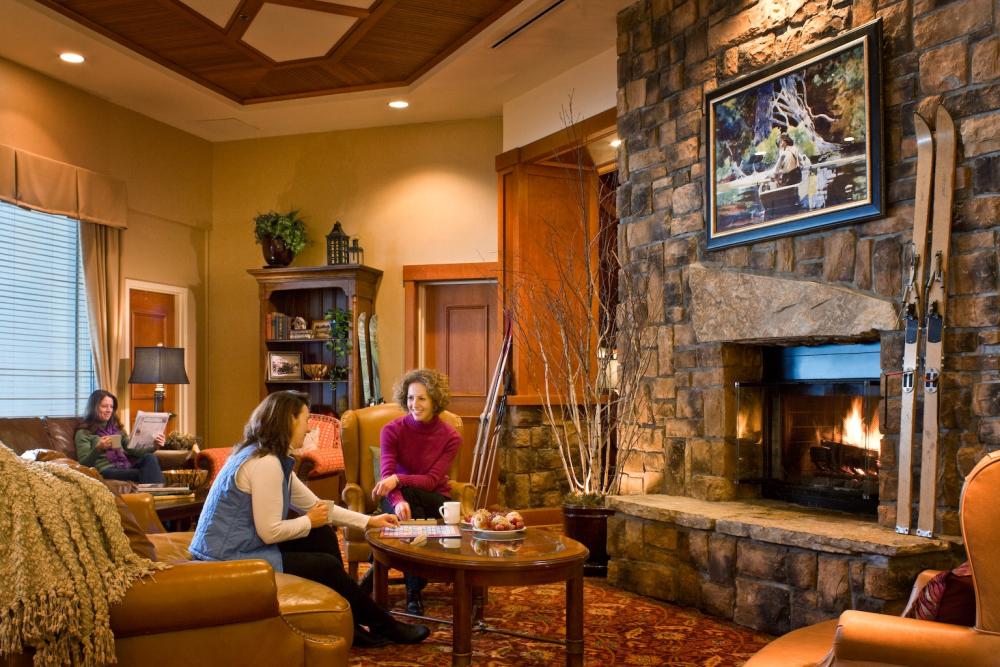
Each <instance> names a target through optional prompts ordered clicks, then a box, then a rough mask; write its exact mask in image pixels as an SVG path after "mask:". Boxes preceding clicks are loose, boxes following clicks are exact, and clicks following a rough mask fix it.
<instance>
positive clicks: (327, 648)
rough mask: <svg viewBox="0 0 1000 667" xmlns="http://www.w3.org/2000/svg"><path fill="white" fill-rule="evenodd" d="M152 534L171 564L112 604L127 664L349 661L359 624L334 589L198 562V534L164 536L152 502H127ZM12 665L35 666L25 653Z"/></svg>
mask: <svg viewBox="0 0 1000 667" xmlns="http://www.w3.org/2000/svg"><path fill="white" fill-rule="evenodd" d="M122 498H123V499H124V500H125V501H126V503H127V504H128V506H129V509H130V510H132V513H133V514H134V515H135V517H136V520H137V521H138V522H139V525H140V526H141V527H142V528H143V529H145V530H146V531H147V534H148V537H149V538H150V540H151V541H152V542H153V544H154V546H155V547H156V550H157V558H158V559H159V560H161V561H166V562H171V563H172V564H173V567H172V568H171V569H169V570H166V571H164V572H158V573H157V574H155V575H154V576H151V577H146V578H144V579H142V580H140V581H139V582H137V583H136V584H134V585H133V586H132V587H131V588H130V589H129V591H128V593H127V594H126V595H125V599H124V600H123V601H122V602H121V603H120V604H118V605H117V606H115V607H114V608H112V612H111V628H112V630H113V631H114V634H115V648H116V655H117V657H118V664H119V665H121V666H122V667H129V666H135V667H177V665H185V666H186V667H201V666H204V667H224V666H226V665H232V666H234V667H235V666H237V665H238V666H240V667H242V666H243V665H283V666H285V665H303V666H308V667H320V666H322V667H334V666H340V665H346V664H347V655H348V649H349V647H350V645H351V642H352V640H353V633H354V622H353V619H352V616H351V609H350V606H349V605H348V604H347V602H346V601H345V600H344V599H343V598H342V597H340V595H338V594H337V593H335V592H334V591H332V590H331V589H329V588H327V587H325V586H322V585H320V584H317V583H314V582H311V581H307V580H305V579H301V578H299V577H295V576H292V575H288V574H276V573H275V572H274V571H273V570H272V569H271V566H270V565H269V564H268V563H267V562H265V561H263V560H245V561H227V562H213V563H207V562H194V561H189V560H187V558H189V554H188V552H187V545H188V544H189V543H190V541H191V537H192V535H193V533H167V532H164V531H163V526H162V524H160V521H159V519H158V518H157V516H156V511H155V509H154V505H153V499H152V496H150V495H149V494H130V495H125V496H122ZM6 665H7V666H8V667H28V666H29V665H31V658H30V657H29V656H27V655H17V656H10V657H8V658H7V661H6Z"/></svg>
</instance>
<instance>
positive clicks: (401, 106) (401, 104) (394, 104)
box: [389, 100, 410, 109]
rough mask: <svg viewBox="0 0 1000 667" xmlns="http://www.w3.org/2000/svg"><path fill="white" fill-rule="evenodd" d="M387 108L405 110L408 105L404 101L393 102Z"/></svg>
mask: <svg viewBox="0 0 1000 667" xmlns="http://www.w3.org/2000/svg"><path fill="white" fill-rule="evenodd" d="M389 106H391V107H392V108H393V109H405V108H406V107H408V106H410V103H409V102H407V101H406V100H393V101H392V102H389Z"/></svg>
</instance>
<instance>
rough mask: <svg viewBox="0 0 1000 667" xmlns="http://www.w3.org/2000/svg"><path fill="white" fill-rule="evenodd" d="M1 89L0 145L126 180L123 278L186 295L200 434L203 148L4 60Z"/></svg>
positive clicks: (206, 152)
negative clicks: (171, 287)
mask: <svg viewBox="0 0 1000 667" xmlns="http://www.w3.org/2000/svg"><path fill="white" fill-rule="evenodd" d="M0 91H3V94H2V95H0V144H5V145H9V146H13V147H15V148H19V149H22V150H25V151H29V152H31V153H36V154H39V155H43V156H45V157H48V158H52V159H55V160H60V161H63V162H67V163H70V164H74V165H79V166H81V167H86V168H87V169H91V170H93V171H97V172H102V173H105V174H109V175H111V176H114V177H115V178H118V179H121V180H123V181H125V182H126V184H127V187H128V202H129V211H128V223H129V228H128V230H127V231H126V232H125V258H124V265H125V278H131V279H135V280H143V281H150V282H157V283H163V284H168V285H175V286H181V287H185V288H188V289H189V290H190V297H189V312H188V323H189V326H188V334H189V337H190V338H189V348H191V349H190V350H189V355H190V357H189V360H188V369H189V370H193V369H197V370H196V371H195V372H194V375H195V377H193V378H192V383H193V384H192V385H191V386H190V387H189V391H190V398H191V402H192V403H193V404H195V405H198V406H199V407H198V409H197V416H196V419H195V421H194V428H195V430H196V431H197V432H201V429H202V428H203V426H204V423H205V420H204V415H205V414H206V412H205V409H204V404H205V401H206V400H207V393H206V392H204V391H202V392H200V393H199V392H198V391H197V389H198V387H199V386H202V387H203V386H204V378H205V377H206V374H205V373H204V369H205V363H204V359H203V356H204V355H203V354H202V353H201V351H202V350H205V349H206V345H205V344H204V341H205V328H204V327H203V326H201V323H202V322H203V320H204V312H205V253H206V249H207V236H208V231H207V230H208V227H209V222H210V220H211V201H212V178H211V161H212V147H211V144H209V143H208V142H207V141H204V140H202V139H198V138H197V137H194V136H192V135H190V134H187V133H184V132H181V131H180V130H177V129H174V128H171V127H169V126H167V125H164V124H162V123H159V122H157V121H154V120H150V119H149V118H147V117H145V116H141V115H139V114H137V113H134V112H132V111H128V110H126V109H123V108H122V107H119V106H116V105H114V104H111V103H109V102H106V101H104V100H101V99H99V98H97V97H94V96H92V95H90V94H87V93H84V92H82V91H80V90H77V89H75V88H72V87H70V86H67V85H65V84H63V83H60V82H57V81H55V80H53V79H50V78H48V77H45V76H43V75H40V74H38V73H36V72H33V71H31V70H27V69H25V68H23V67H20V66H19V65H15V64H13V63H10V62H9V61H6V60H3V59H0ZM117 390H118V392H119V394H123V393H124V392H123V388H122V387H119V388H117ZM168 391H169V389H168Z"/></svg>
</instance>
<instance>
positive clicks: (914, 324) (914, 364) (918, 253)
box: [896, 106, 955, 537]
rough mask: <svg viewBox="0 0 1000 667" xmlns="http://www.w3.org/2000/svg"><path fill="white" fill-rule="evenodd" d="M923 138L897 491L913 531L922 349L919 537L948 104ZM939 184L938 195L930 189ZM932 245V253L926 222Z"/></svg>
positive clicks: (929, 482) (937, 345) (945, 207)
mask: <svg viewBox="0 0 1000 667" xmlns="http://www.w3.org/2000/svg"><path fill="white" fill-rule="evenodd" d="M913 122H914V125H915V127H916V135H917V192H916V200H915V202H914V207H913V253H912V257H911V260H910V277H909V280H908V284H907V286H906V291H905V292H904V294H903V309H904V332H905V333H904V348H903V393H902V410H901V417H900V428H899V456H898V457H897V459H898V461H897V462H898V471H899V492H898V494H897V500H896V532H897V533H903V534H909V533H910V530H911V524H912V518H913V517H912V514H913V442H914V436H915V434H916V409H917V384H918V383H917V378H918V371H919V368H920V356H921V354H920V353H921V329H923V334H924V337H925V342H924V344H923V369H924V370H923V375H922V376H921V379H922V382H923V388H924V419H923V430H922V433H921V451H922V454H921V459H920V509H919V514H918V517H917V535H919V536H920V537H933V535H934V516H935V509H936V506H937V469H938V465H937V448H938V447H937V445H938V407H939V402H940V395H941V392H940V391H939V390H940V379H941V362H942V361H943V358H944V348H943V342H944V341H943V339H944V326H945V324H944V314H945V300H946V298H947V296H948V285H947V283H946V282H945V271H946V269H947V267H948V249H949V245H950V241H951V203H952V197H953V195H954V190H955V123H954V121H952V119H951V115H950V114H949V113H948V111H947V109H945V108H944V107H943V106H939V107H938V109H937V119H936V122H935V134H934V135H932V134H931V131H930V128H929V127H927V123H926V121H924V119H923V118H922V117H920V116H919V115H917V114H914V116H913ZM932 185H933V191H932ZM932 199H933V217H932V218H931V221H932V222H931V239H930V241H931V246H930V252H927V231H928V229H927V228H928V218H929V216H930V214H931V202H932Z"/></svg>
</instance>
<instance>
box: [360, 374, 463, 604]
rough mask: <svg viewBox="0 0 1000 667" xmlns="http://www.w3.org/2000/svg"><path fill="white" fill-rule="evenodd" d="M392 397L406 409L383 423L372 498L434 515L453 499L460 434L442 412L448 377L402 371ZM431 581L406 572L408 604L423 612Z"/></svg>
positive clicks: (406, 511)
mask: <svg viewBox="0 0 1000 667" xmlns="http://www.w3.org/2000/svg"><path fill="white" fill-rule="evenodd" d="M393 397H394V398H395V399H396V402H397V403H399V405H400V407H402V408H403V409H404V410H406V413H407V414H405V415H404V416H402V417H399V418H397V419H394V420H393V421H391V422H389V423H388V424H386V425H385V426H384V427H383V428H382V436H381V445H382V447H381V449H382V454H381V467H382V470H381V473H382V479H381V481H380V482H378V483H377V484H376V485H375V487H374V488H373V489H372V498H374V499H376V500H377V499H379V498H381V499H382V509H383V511H385V512H391V513H393V514H395V515H396V516H397V517H399V518H400V519H403V520H405V519H436V518H437V517H438V516H440V515H439V514H438V510H439V508H440V507H441V505H442V503H444V502H446V501H448V500H450V498H449V496H448V494H449V492H450V489H449V487H448V470H449V469H450V468H451V464H452V462H453V461H454V460H455V456H456V455H457V454H458V449H459V447H460V446H461V445H462V436H461V435H459V433H458V431H456V430H455V429H454V428H452V427H451V426H449V425H448V424H446V423H444V422H443V421H441V419H440V417H439V416H438V415H440V414H441V412H442V411H444V409H445V408H446V407H447V406H448V402H449V401H450V400H451V394H450V392H449V390H448V377H447V376H446V375H444V374H442V373H439V372H437V371H435V370H430V369H426V368H420V369H417V370H411V371H409V372H407V373H406V374H405V375H403V378H402V379H401V380H400V381H399V384H397V385H396V388H395V390H394V392H393ZM426 583H427V581H426V580H425V579H422V578H420V577H413V576H410V575H407V577H406V608H407V610H408V611H409V612H410V613H413V614H423V611H424V608H423V600H421V597H420V591H421V590H423V587H424V586H425V585H426Z"/></svg>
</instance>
